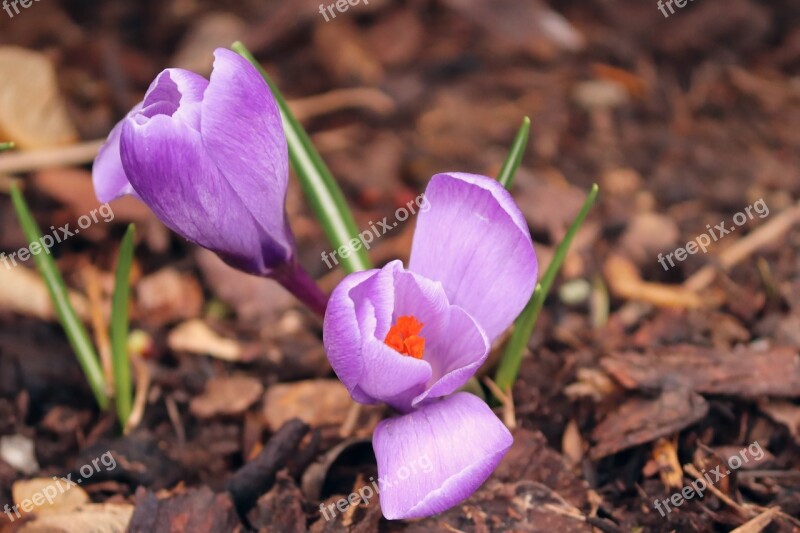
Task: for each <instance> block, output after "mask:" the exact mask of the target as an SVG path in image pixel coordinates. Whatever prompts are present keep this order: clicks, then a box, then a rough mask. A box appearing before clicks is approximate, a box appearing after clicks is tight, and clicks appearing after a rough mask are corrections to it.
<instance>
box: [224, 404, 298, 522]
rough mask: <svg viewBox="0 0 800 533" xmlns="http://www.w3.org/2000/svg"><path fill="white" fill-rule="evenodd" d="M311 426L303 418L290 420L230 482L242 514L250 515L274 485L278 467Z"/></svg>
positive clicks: (229, 489)
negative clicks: (263, 495)
mask: <svg viewBox="0 0 800 533" xmlns="http://www.w3.org/2000/svg"><path fill="white" fill-rule="evenodd" d="M308 429H309V428H308V425H307V424H305V423H304V422H303V421H302V420H300V419H299V418H293V419H292V420H289V421H288V422H286V423H285V424H284V425H283V426H281V428H280V429H279V430H278V431H277V432H276V433H275V434H274V435H273V436H272V438H271V439H270V440H269V442H267V445H266V446H264V449H263V450H262V451H261V453H260V454H258V457H256V458H255V459H253V460H252V461H250V462H249V463H247V464H245V465H244V466H243V467H242V468H240V469H239V470H238V471H237V472H236V473H235V474H234V475H233V478H232V479H231V480H230V482H229V483H228V492H230V493H231V496H232V498H233V502H234V504H235V505H236V510H237V511H238V512H239V516H240V517H242V518H246V517H247V513H248V512H249V511H250V509H252V508H253V505H255V504H256V502H257V501H258V498H259V497H260V496H261V495H262V494H264V493H265V492H267V491H268V490H269V489H270V488H272V485H274V484H275V476H276V474H277V473H278V470H279V469H280V468H282V467H283V465H285V464H286V461H287V460H288V459H289V457H291V456H292V455H294V454H295V453H296V452H297V447H298V446H299V445H300V441H301V440H302V439H303V437H305V435H306V433H308Z"/></svg>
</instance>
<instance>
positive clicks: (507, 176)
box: [497, 117, 531, 189]
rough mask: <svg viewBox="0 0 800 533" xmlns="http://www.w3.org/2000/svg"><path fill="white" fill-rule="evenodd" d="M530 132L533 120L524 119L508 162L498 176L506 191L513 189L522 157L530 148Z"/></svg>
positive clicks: (509, 153)
mask: <svg viewBox="0 0 800 533" xmlns="http://www.w3.org/2000/svg"><path fill="white" fill-rule="evenodd" d="M530 131H531V119H530V118H528V117H525V118H524V119H522V126H520V127H519V131H518V132H517V136H516V137H515V138H514V143H513V144H512V145H511V150H510V151H509V152H508V157H506V161H505V163H503V167H502V168H501V169H500V174H498V175H497V181H499V182H500V184H501V185H502V186H503V187H505V188H506V189H511V185H512V183H513V182H514V174H516V172H517V169H518V168H519V164H520V163H521V162H522V156H523V155H525V148H526V147H527V146H528V135H529V134H530Z"/></svg>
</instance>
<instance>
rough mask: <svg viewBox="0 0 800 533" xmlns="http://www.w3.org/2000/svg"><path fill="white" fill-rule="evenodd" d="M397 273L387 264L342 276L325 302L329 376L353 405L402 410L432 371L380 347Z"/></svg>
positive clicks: (389, 316)
mask: <svg viewBox="0 0 800 533" xmlns="http://www.w3.org/2000/svg"><path fill="white" fill-rule="evenodd" d="M403 274H404V272H403V268H402V263H400V261H392V262H391V263H389V264H387V265H386V266H384V267H383V268H382V269H380V270H368V271H365V272H358V273H355V274H350V275H348V276H347V277H346V278H345V279H344V280H343V281H342V282H341V283H340V284H339V285H338V286H337V287H336V289H335V290H334V291H333V294H331V297H330V300H329V301H328V309H327V312H326V313H325V321H324V323H323V335H322V338H323V342H324V344H325V352H326V353H327V355H328V360H329V361H330V363H331V366H332V367H333V370H334V372H336V375H337V376H338V377H339V379H340V380H341V381H342V383H344V385H345V387H346V388H347V390H348V391H349V392H350V394H351V396H353V399H354V400H356V401H359V402H362V403H375V402H378V401H380V402H386V403H388V404H390V405H392V406H394V407H395V408H397V409H398V410H401V411H407V410H408V409H410V408H411V400H412V399H413V398H414V397H415V396H417V395H419V394H421V393H422V392H423V391H424V390H425V386H426V384H427V383H428V382H429V381H430V379H431V375H432V370H431V365H430V363H428V362H427V361H424V360H419V359H415V358H413V357H409V356H406V355H402V354H399V353H397V352H396V351H394V350H393V349H391V348H390V347H388V346H387V345H386V344H385V343H384V338H385V336H386V333H387V332H388V330H389V328H390V327H391V324H392V320H393V313H394V309H395V297H396V295H397V288H396V286H395V285H396V283H397V279H396V278H397V277H398V276H399V277H401V278H402V276H403ZM401 283H402V282H401Z"/></svg>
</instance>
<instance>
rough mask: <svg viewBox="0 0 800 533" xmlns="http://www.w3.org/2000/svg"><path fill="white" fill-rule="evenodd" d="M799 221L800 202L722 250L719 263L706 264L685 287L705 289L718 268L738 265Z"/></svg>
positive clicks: (723, 268) (694, 289)
mask: <svg viewBox="0 0 800 533" xmlns="http://www.w3.org/2000/svg"><path fill="white" fill-rule="evenodd" d="M798 221H800V204H796V205H794V206H792V207H790V208H789V209H786V210H785V211H783V212H782V213H780V214H778V215H777V216H775V217H774V218H773V219H772V220H770V221H769V222H767V223H766V224H764V225H763V226H761V227H759V228H757V229H755V230H753V232H752V233H750V234H749V235H747V236H746V237H744V238H742V239H741V240H739V241H737V242H736V243H735V244H733V245H732V246H731V247H730V248H727V249H725V250H723V251H721V252H720V254H719V257H718V259H717V264H716V265H706V266H704V267H703V268H701V269H700V270H698V271H697V272H695V273H694V274H693V275H692V276H691V277H690V278H689V279H687V280H686V281H685V282H684V283H683V286H684V288H686V289H689V290H691V291H695V292H697V291H701V290H703V289H705V288H706V287H708V286H709V285H710V284H711V282H713V281H714V278H715V277H716V275H717V272H718V269H722V270H728V269H730V268H731V267H733V266H736V265H737V264H739V263H740V262H742V261H743V260H744V259H746V258H747V257H749V256H750V255H751V254H753V252H755V251H756V250H758V249H759V248H761V247H762V246H766V245H768V244H771V243H773V242H774V241H775V240H777V239H779V238H780V237H781V236H782V235H783V234H784V233H786V232H787V231H789V229H790V228H791V227H792V226H793V225H794V224H795V223H796V222H798Z"/></svg>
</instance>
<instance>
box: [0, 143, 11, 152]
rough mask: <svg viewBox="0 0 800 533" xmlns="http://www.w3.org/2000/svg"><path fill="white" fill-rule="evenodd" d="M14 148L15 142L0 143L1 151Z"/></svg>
mask: <svg viewBox="0 0 800 533" xmlns="http://www.w3.org/2000/svg"><path fill="white" fill-rule="evenodd" d="M12 148H14V143H13V142H7V143H0V152H2V151H3V150H11V149H12Z"/></svg>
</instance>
